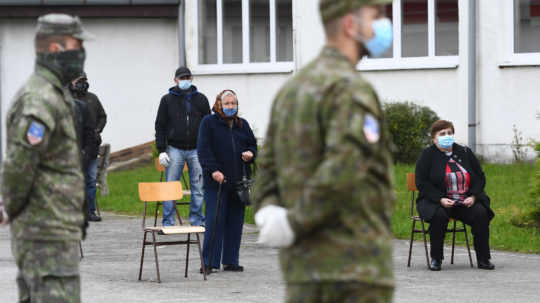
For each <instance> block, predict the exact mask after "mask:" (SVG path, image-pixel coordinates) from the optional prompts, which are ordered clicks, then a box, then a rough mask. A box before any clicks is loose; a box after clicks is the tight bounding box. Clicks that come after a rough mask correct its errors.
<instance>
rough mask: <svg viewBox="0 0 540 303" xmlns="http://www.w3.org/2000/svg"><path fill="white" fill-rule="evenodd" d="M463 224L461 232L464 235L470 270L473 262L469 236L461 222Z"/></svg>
mask: <svg viewBox="0 0 540 303" xmlns="http://www.w3.org/2000/svg"><path fill="white" fill-rule="evenodd" d="M461 223H462V224H463V232H464V233H465V243H466V244H467V252H468V253H469V262H470V263H471V268H472V267H474V265H473V260H472V257H471V246H470V245H469V236H468V235H467V226H465V223H463V222H461Z"/></svg>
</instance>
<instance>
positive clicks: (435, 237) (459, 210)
mask: <svg viewBox="0 0 540 303" xmlns="http://www.w3.org/2000/svg"><path fill="white" fill-rule="evenodd" d="M449 218H455V219H458V220H461V221H463V223H465V224H467V225H470V226H471V232H472V234H473V238H474V251H475V252H476V259H477V260H482V261H485V260H489V259H491V254H490V250H489V217H488V212H487V210H486V208H485V207H484V206H483V205H482V204H480V203H474V204H473V206H471V207H463V206H459V207H451V208H444V207H442V206H441V207H439V208H438V209H437V211H436V212H435V214H434V215H433V218H432V219H431V222H430V226H429V236H430V237H429V238H430V242H431V258H432V259H437V260H442V259H444V257H443V245H444V236H445V234H446V229H447V227H448V221H449Z"/></svg>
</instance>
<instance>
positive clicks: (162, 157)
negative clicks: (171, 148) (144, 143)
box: [159, 153, 171, 167]
mask: <svg viewBox="0 0 540 303" xmlns="http://www.w3.org/2000/svg"><path fill="white" fill-rule="evenodd" d="M169 162H171V159H169V155H167V153H161V154H159V165H161V166H163V167H167V166H169Z"/></svg>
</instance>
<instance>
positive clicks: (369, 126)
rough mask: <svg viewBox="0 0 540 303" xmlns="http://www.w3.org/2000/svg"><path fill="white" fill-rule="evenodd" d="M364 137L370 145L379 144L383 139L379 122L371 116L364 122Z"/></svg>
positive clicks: (368, 115)
mask: <svg viewBox="0 0 540 303" xmlns="http://www.w3.org/2000/svg"><path fill="white" fill-rule="evenodd" d="M364 135H365V136H366V139H367V141H368V142H369V143H377V142H379V139H380V138H381V132H380V129H379V121H377V119H375V117H373V115H371V114H367V115H366V116H365V120H364Z"/></svg>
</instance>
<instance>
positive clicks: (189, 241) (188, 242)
mask: <svg viewBox="0 0 540 303" xmlns="http://www.w3.org/2000/svg"><path fill="white" fill-rule="evenodd" d="M190 243H191V234H187V244H186V246H187V252H186V272H185V273H184V277H185V278H187V273H188V264H189V244H190Z"/></svg>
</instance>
